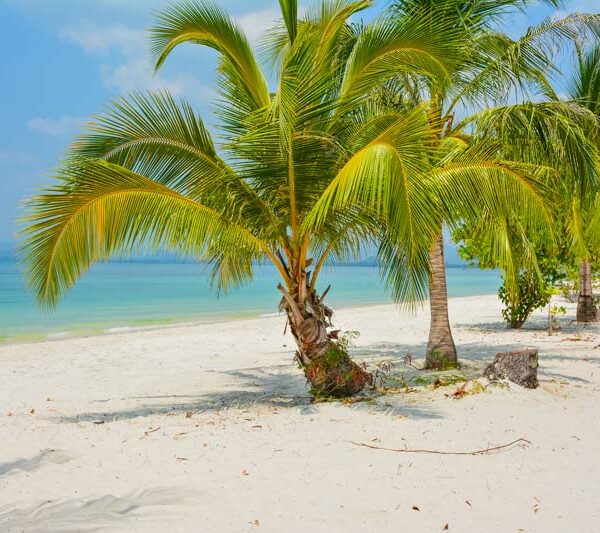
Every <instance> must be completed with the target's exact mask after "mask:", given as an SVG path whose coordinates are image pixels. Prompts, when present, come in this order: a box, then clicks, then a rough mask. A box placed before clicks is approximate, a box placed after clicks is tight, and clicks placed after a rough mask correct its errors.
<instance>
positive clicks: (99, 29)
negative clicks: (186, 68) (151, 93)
mask: <svg viewBox="0 0 600 533" xmlns="http://www.w3.org/2000/svg"><path fill="white" fill-rule="evenodd" d="M60 37H61V38H62V39H63V40H65V41H67V42H70V43H73V44H76V45H78V46H79V47H81V48H82V49H83V51H84V52H85V53H87V54H91V55H97V56H100V57H104V58H105V60H104V61H103V63H102V64H101V65H100V78H101V80H102V83H103V85H104V86H105V87H106V88H108V89H111V90H114V91H116V92H119V93H128V92H132V91H135V90H158V89H167V90H169V91H170V92H171V93H172V94H174V95H182V94H185V95H186V96H188V97H190V98H191V99H199V98H202V99H204V98H207V97H209V96H212V94H213V93H212V91H211V90H210V89H209V88H208V87H206V86H205V85H203V84H202V83H201V82H200V81H199V80H198V79H197V78H195V77H194V76H191V75H188V74H178V75H175V76H170V77H164V76H162V75H160V74H155V73H154V69H153V67H152V64H151V62H150V59H149V54H148V39H147V34H146V32H145V31H143V30H139V29H135V28H130V27H127V26H98V25H96V24H93V23H91V22H82V23H80V24H78V25H75V26H68V27H65V28H63V29H62V30H61V32H60Z"/></svg>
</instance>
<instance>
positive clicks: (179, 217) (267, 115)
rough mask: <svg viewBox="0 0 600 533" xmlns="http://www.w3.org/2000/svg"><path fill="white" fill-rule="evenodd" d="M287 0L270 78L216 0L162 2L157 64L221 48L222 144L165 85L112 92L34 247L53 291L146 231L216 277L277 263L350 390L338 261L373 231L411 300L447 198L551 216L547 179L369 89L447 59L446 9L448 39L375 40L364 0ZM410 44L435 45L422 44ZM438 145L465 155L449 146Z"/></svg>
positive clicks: (308, 370) (300, 349)
mask: <svg viewBox="0 0 600 533" xmlns="http://www.w3.org/2000/svg"><path fill="white" fill-rule="evenodd" d="M280 4H281V7H282V9H281V12H282V20H283V22H282V23H281V24H280V26H278V27H277V28H275V29H274V30H273V32H272V33H271V34H270V36H269V39H268V41H269V42H268V43H267V44H266V45H265V46H266V49H267V50H268V52H269V54H268V55H269V57H270V58H271V59H274V61H273V68H274V70H275V76H274V77H275V78H276V83H275V87H274V89H271V88H270V87H269V86H268V84H267V81H266V75H265V73H264V72H263V70H262V69H261V67H260V66H259V63H258V61H257V59H256V57H255V55H254V53H253V51H252V48H251V47H250V45H249V43H248V40H247V38H246V36H245V35H244V33H243V32H242V31H241V30H240V28H239V27H237V26H236V24H235V23H234V21H233V20H232V19H231V18H230V17H229V16H227V14H226V13H225V12H223V10H222V9H221V8H219V7H218V5H217V4H215V3H208V2H202V1H187V2H180V3H177V4H173V5H172V6H171V7H168V8H166V9H165V10H164V11H163V12H162V13H161V14H160V15H159V16H158V18H157V20H156V25H155V27H154V28H153V29H152V30H151V50H152V53H153V55H154V57H155V61H156V65H157V68H158V67H160V66H161V65H163V63H164V62H165V61H166V60H167V58H168V57H169V55H170V54H171V53H172V52H173V51H174V50H175V49H176V48H177V46H178V45H180V44H182V43H187V42H191V43H196V44H200V45H203V46H208V47H210V48H212V49H214V50H216V52H217V53H218V55H219V63H218V69H217V72H218V93H219V96H220V100H219V102H218V105H217V106H216V112H217V116H218V118H219V124H218V130H219V133H220V137H221V139H222V142H221V144H220V146H218V147H217V146H216V145H215V143H214V141H213V139H212V135H211V134H210V132H209V131H208V129H207V128H206V127H205V125H204V123H203V122H202V120H201V119H200V117H199V116H197V114H196V113H195V112H194V111H193V109H192V107H191V106H190V105H189V104H188V103H186V102H185V101H181V102H179V103H178V102H176V101H175V100H174V99H173V98H172V97H171V96H170V95H169V94H167V93H164V92H163V93H158V94H134V95H131V96H129V97H126V98H122V99H120V100H118V101H116V102H115V103H113V104H112V105H111V106H110V107H109V108H108V110H107V111H106V112H105V113H104V114H102V115H99V116H98V117H96V118H95V120H94V121H93V122H92V123H91V124H89V125H88V127H87V131H86V132H85V133H84V134H82V135H81V136H80V137H79V138H78V139H77V141H76V142H75V144H74V145H73V147H72V148H71V150H70V151H69V153H68V155H67V158H66V161H65V163H64V164H63V165H62V166H61V167H60V169H59V171H58V172H57V175H56V179H55V183H54V185H53V186H51V187H50V188H48V189H46V190H44V191H42V192H41V193H40V194H39V195H37V196H35V197H34V198H32V199H31V201H30V205H29V210H28V214H27V215H26V217H25V219H24V229H23V232H24V241H23V263H24V266H25V273H26V278H27V280H28V283H29V284H30V286H31V287H32V288H33V290H34V291H35V293H36V295H37V298H38V300H39V301H40V302H41V303H42V304H45V305H48V306H54V305H56V304H57V302H58V300H59V299H60V297H61V296H62V295H63V294H64V292H65V291H66V290H68V289H69V288H70V287H72V286H73V285H74V283H75V282H76V281H77V280H78V279H79V278H80V277H81V276H82V275H83V274H84V273H85V272H86V271H87V270H88V269H89V267H90V265H91V264H92V263H94V262H96V261H100V260H105V259H108V258H109V257H111V256H114V255H118V254H125V255H126V254H129V253H131V252H132V251H135V250H138V249H139V248H146V249H151V250H156V249H168V250H171V251H174V252H177V253H180V254H183V255H187V256H192V257H195V258H198V259H200V260H204V261H207V262H209V263H210V264H211V265H212V279H213V281H214V283H215V285H216V288H217V290H229V289H232V288H235V287H236V286H239V285H241V284H243V283H245V282H247V281H249V280H250V279H251V278H252V275H253V271H254V268H255V265H256V264H258V263H262V262H270V263H272V264H273V265H275V267H276V269H277V271H278V273H279V276H280V277H281V283H280V284H279V286H278V289H279V291H280V292H281V294H282V300H281V309H282V310H283V311H284V312H285V314H286V316H287V321H288V324H289V327H290V331H291V333H292V335H293V336H294V338H295V340H296V345H297V351H296V355H295V358H296V361H297V362H298V364H299V365H300V367H301V368H302V369H303V371H304V373H305V376H306V378H307V380H308V381H309V383H310V384H311V387H312V390H313V393H314V394H317V395H332V396H345V395H350V394H354V393H356V392H358V391H360V390H362V389H363V387H364V386H365V385H366V384H367V383H368V382H369V380H370V375H369V374H368V372H366V371H365V369H364V368H363V367H362V366H360V365H358V364H356V363H355V362H353V361H352V360H351V359H350V357H349V355H348V351H347V346H346V343H345V342H344V341H343V339H342V340H340V339H338V331H337V330H335V329H333V326H332V322H331V318H332V311H331V309H329V308H328V307H327V305H325V303H324V299H325V296H326V294H327V290H325V291H324V292H323V293H321V292H320V291H319V286H318V280H319V275H320V273H321V272H322V270H323V267H324V265H325V263H326V262H327V261H328V260H334V259H336V258H338V259H339V258H347V257H351V256H355V255H357V254H358V253H359V251H360V249H361V246H362V245H363V244H364V243H365V242H367V241H369V240H377V241H379V242H381V251H380V253H381V255H382V257H384V258H386V257H387V259H389V260H388V261H385V264H386V265H388V267H389V268H387V270H386V276H387V280H388V282H389V283H390V284H391V285H393V286H395V287H400V288H401V289H400V292H401V293H402V295H403V296H405V297H407V298H409V299H410V300H415V299H418V298H420V297H422V296H423V295H424V294H425V293H426V289H427V283H428V278H429V264H428V250H429V249H430V248H431V245H432V243H433V242H434V240H435V238H436V236H437V235H438V231H439V223H440V215H439V213H440V209H443V213H444V216H446V215H448V216H449V214H450V213H453V214H454V213H456V216H457V217H459V216H460V217H468V216H471V215H472V213H474V212H475V211H476V210H477V209H485V210H486V211H487V212H491V213H498V214H499V213H501V212H506V211H507V210H509V209H511V208H514V207H515V206H518V208H519V209H522V211H523V212H524V213H530V214H531V217H526V218H527V220H530V219H531V221H532V222H531V224H535V223H537V221H538V220H539V219H544V220H545V219H546V215H545V213H547V210H546V208H545V193H544V190H543V187H541V186H539V183H540V176H539V173H540V169H539V168H538V167H536V166H535V165H523V164H520V163H515V162H507V161H503V160H500V159H499V158H497V157H495V155H494V153H493V152H494V150H490V148H489V147H486V146H485V145H484V144H483V143H482V144H480V145H477V146H473V147H469V149H464V148H463V143H462V141H461V139H460V137H459V136H458V135H455V136H453V137H452V138H448V139H443V140H441V141H440V140H439V129H440V128H447V121H446V122H445V123H443V124H442V123H437V122H436V121H435V120H433V119H432V117H431V116H430V115H431V113H430V108H429V106H426V105H425V106H421V105H411V106H410V107H398V108H396V109H391V108H390V107H389V106H387V105H383V104H381V103H380V102H378V101H377V100H376V99H373V98H368V96H370V95H371V93H372V90H373V88H374V87H377V86H378V85H380V84H381V83H382V81H383V80H384V79H385V78H386V76H387V71H388V70H389V69H390V68H392V67H393V70H394V72H397V71H398V69H400V70H401V71H402V72H411V73H413V74H414V73H418V72H421V73H422V76H423V78H424V79H427V78H428V77H432V76H440V75H441V74H440V71H441V70H450V68H451V65H452V64H453V62H454V61H455V60H456V59H455V53H454V48H453V45H452V40H448V38H449V37H450V38H452V37H453V36H454V35H455V33H453V32H455V31H456V30H455V28H453V27H447V21H446V20H444V19H442V20H441V21H439V22H435V24H436V25H437V32H434V33H435V34H439V36H440V37H439V38H436V39H434V40H432V39H431V23H432V21H427V23H426V24H419V23H417V24H414V25H406V26H404V27H401V28H396V29H395V30H394V31H393V33H392V35H391V37H392V39H391V40H390V39H389V38H386V39H383V40H382V39H371V38H370V33H369V32H368V30H366V31H365V32H364V33H361V34H360V36H358V37H357V32H356V31H354V30H353V28H352V26H351V25H350V24H348V22H347V21H348V18H349V17H351V16H352V15H354V14H355V13H357V12H359V11H361V10H362V9H364V8H366V7H368V6H369V5H370V4H371V2H370V1H368V0H356V1H350V0H329V1H325V2H321V3H320V4H319V5H318V6H317V7H316V8H314V9H312V10H309V11H308V12H307V14H306V16H305V17H303V18H302V19H299V18H298V15H297V4H296V2H295V0H281V2H280ZM388 37H389V36H388ZM414 50H422V51H423V52H422V53H421V54H420V55H419V54H417V55H418V57H417V59H415V55H414V53H413V52H414ZM389 53H391V55H389ZM456 146H458V147H459V148H460V149H459V150H458V151H459V152H460V153H455V150H454V148H455V147H456ZM441 150H446V151H447V153H448V154H449V157H450V156H451V157H452V158H453V161H452V164H447V165H444V164H441V163H440V161H441V160H440V157H439V154H440V151H441ZM432 161H435V162H436V163H435V164H432ZM541 171H542V172H543V169H542V170H541ZM455 199H459V200H460V201H458V200H455ZM388 222H389V223H388ZM527 223H529V222H527ZM392 259H393V260H392Z"/></svg>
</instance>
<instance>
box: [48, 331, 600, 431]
mask: <svg viewBox="0 0 600 533" xmlns="http://www.w3.org/2000/svg"><path fill="white" fill-rule="evenodd" d="M488 326H489V324H487V325H486V329H487V327H488ZM488 331H489V330H488ZM482 332H483V331H482ZM525 340H526V341H527V342H514V341H511V342H508V343H489V342H485V339H484V340H482V341H481V342H471V343H461V344H460V345H459V352H460V358H461V360H462V361H463V364H464V366H463V370H467V371H468V372H466V373H467V374H468V375H469V377H470V376H474V375H475V374H477V372H479V371H480V370H483V367H484V366H485V365H486V364H487V363H489V362H491V361H492V359H493V358H494V356H495V354H496V353H498V352H502V351H513V350H519V349H523V348H526V347H530V346H531V345H530V339H524V341H525ZM424 352H425V343H417V344H401V343H390V342H387V343H375V344H371V345H362V346H357V347H356V348H354V349H353V351H352V353H353V356H354V357H355V358H356V359H357V360H359V361H365V362H366V363H367V364H368V365H369V368H370V369H371V370H374V369H375V368H376V365H377V363H380V362H382V361H386V362H391V363H392V367H393V371H392V372H390V376H391V377H392V378H393V377H399V378H401V379H403V378H404V377H405V375H406V374H409V373H412V374H413V375H415V374H418V373H419V372H420V373H421V374H422V375H424V376H427V375H430V376H432V375H433V374H432V373H425V372H421V371H419V370H418V369H415V367H414V366H413V367H409V366H407V365H406V361H407V359H406V356H407V355H410V356H411V358H413V359H412V362H413V364H416V365H417V366H419V365H422V361H421V360H420V358H421V357H423V355H424ZM599 352H600V350H599ZM599 355H600V353H599ZM554 357H560V356H558V355H557V356H554V355H553V354H550V355H545V354H543V355H542V356H541V357H540V367H541V368H540V370H541V374H542V377H543V376H544V372H545V370H544V362H545V361H551V360H552V358H554ZM565 357H568V356H565ZM211 372H212V373H213V374H214V375H215V382H216V383H221V385H220V386H219V388H218V389H216V390H214V389H213V390H207V391H206V392H205V393H202V394H189V395H186V394H173V395H165V394H157V395H147V396H136V397H124V398H108V399H97V400H95V401H94V402H92V403H95V404H101V405H102V407H104V408H102V407H100V405H99V407H100V408H99V409H98V410H93V411H86V412H82V413H79V414H76V415H74V416H63V417H55V418H52V419H51V420H52V421H54V422H60V423H79V422H93V423H96V424H104V423H110V422H116V421H120V420H128V419H134V418H143V417H148V416H154V415H176V414H182V413H188V412H192V413H195V414H202V413H210V412H219V411H223V410H227V409H245V408H249V407H255V406H264V407H268V408H278V409H279V408H297V409H298V410H299V412H300V413H301V414H307V415H312V414H315V413H316V412H317V411H318V407H317V406H316V405H315V404H313V403H312V402H311V398H310V395H309V393H308V390H307V387H306V382H305V380H304V378H303V376H302V374H301V373H300V372H299V371H298V370H297V368H296V366H295V365H294V364H288V365H274V366H265V367H256V368H246V369H238V370H231V371H211ZM548 377H550V378H551V379H552V378H553V377H555V378H558V377H559V376H558V375H555V376H553V375H551V374H548ZM560 378H561V379H570V380H573V381H579V382H583V380H582V379H581V378H578V377H576V376H566V375H564V374H561V375H560ZM223 383H224V384H223ZM411 386H412V385H411ZM418 401H419V400H418V397H415V396H414V395H411V396H410V397H408V396H406V395H403V394H402V392H397V393H392V394H389V395H385V394H384V395H379V396H378V395H376V394H370V395H368V397H367V398H365V401H363V402H358V403H354V404H351V405H352V408H353V409H360V410H362V409H364V410H370V411H374V412H378V413H384V414H388V415H398V416H407V417H411V418H438V417H439V416H440V415H439V414H437V413H436V412H435V411H434V410H432V409H430V408H429V407H424V406H421V405H418V404H417V405H416V402H418ZM123 403H125V404H126V407H124V406H123ZM132 403H134V404H135V405H133V406H131V404H132Z"/></svg>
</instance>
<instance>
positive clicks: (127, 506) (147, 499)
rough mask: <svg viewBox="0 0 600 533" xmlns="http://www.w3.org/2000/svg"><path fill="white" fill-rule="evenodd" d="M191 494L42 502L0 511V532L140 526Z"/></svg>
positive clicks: (156, 491) (152, 492)
mask: <svg viewBox="0 0 600 533" xmlns="http://www.w3.org/2000/svg"><path fill="white" fill-rule="evenodd" d="M191 496H192V494H191V493H190V492H188V491H182V490H180V489H172V488H153V489H146V490H139V491H134V492H130V493H129V494H125V495H123V496H120V497H119V496H113V495H110V494H108V495H105V496H101V497H97V498H87V499H80V498H74V499H70V500H60V501H45V502H41V503H39V504H36V505H33V506H30V507H21V508H17V507H14V506H10V507H8V506H5V507H0V531H27V532H40V533H41V532H42V531H43V532H47V531H98V530H101V529H104V528H114V527H119V526H123V524H124V523H128V524H136V525H139V526H140V531H144V527H143V524H144V523H146V521H147V520H151V519H152V518H153V517H155V516H164V515H165V512H166V511H167V512H168V508H169V507H172V506H175V505H177V504H181V503H183V502H184V501H185V500H187V499H189V498H190V497H191Z"/></svg>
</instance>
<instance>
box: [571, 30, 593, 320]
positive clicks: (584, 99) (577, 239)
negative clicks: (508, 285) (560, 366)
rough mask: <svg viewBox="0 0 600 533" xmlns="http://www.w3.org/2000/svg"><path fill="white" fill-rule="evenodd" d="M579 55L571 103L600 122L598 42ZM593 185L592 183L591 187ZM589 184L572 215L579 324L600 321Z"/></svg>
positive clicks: (573, 204)
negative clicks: (593, 261) (593, 263)
mask: <svg viewBox="0 0 600 533" xmlns="http://www.w3.org/2000/svg"><path fill="white" fill-rule="evenodd" d="M577 55H578V64H577V67H578V68H577V69H576V71H575V73H574V76H573V80H572V87H571V95H570V96H571V99H572V100H573V101H575V102H577V103H578V104H579V105H582V106H584V107H585V108H586V109H589V111H590V112H591V113H593V114H594V115H595V116H596V117H597V118H598V121H600V42H596V44H595V45H594V46H592V47H590V48H589V49H588V50H587V51H584V52H582V51H580V50H579V49H578V54H577ZM592 131H594V130H592ZM595 133H596V136H595V138H594V139H593V141H594V142H595V144H596V146H597V147H598V150H599V152H600V135H598V130H596V131H595ZM599 157H600V153H599ZM588 177H589V176H588ZM589 181H592V183H591V184H590V183H589ZM575 183H577V181H576V182H575ZM585 184H586V185H587V186H585V187H582V188H580V190H579V191H575V194H574V195H572V196H573V197H574V199H575V201H574V202H572V207H571V210H570V212H571V213H572V224H571V225H570V228H571V229H572V235H573V238H572V239H571V241H572V242H573V243H574V245H575V247H576V249H577V252H578V253H577V256H578V258H579V294H578V297H577V321H578V322H595V321H596V320H598V319H599V318H600V317H599V315H598V309H597V306H596V303H595V301H594V293H593V290H592V262H591V257H592V252H593V251H594V250H595V251H596V253H598V250H600V182H598V180H595V181H594V180H588V181H587V182H585ZM590 185H591V186H590ZM577 193H579V194H577Z"/></svg>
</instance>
